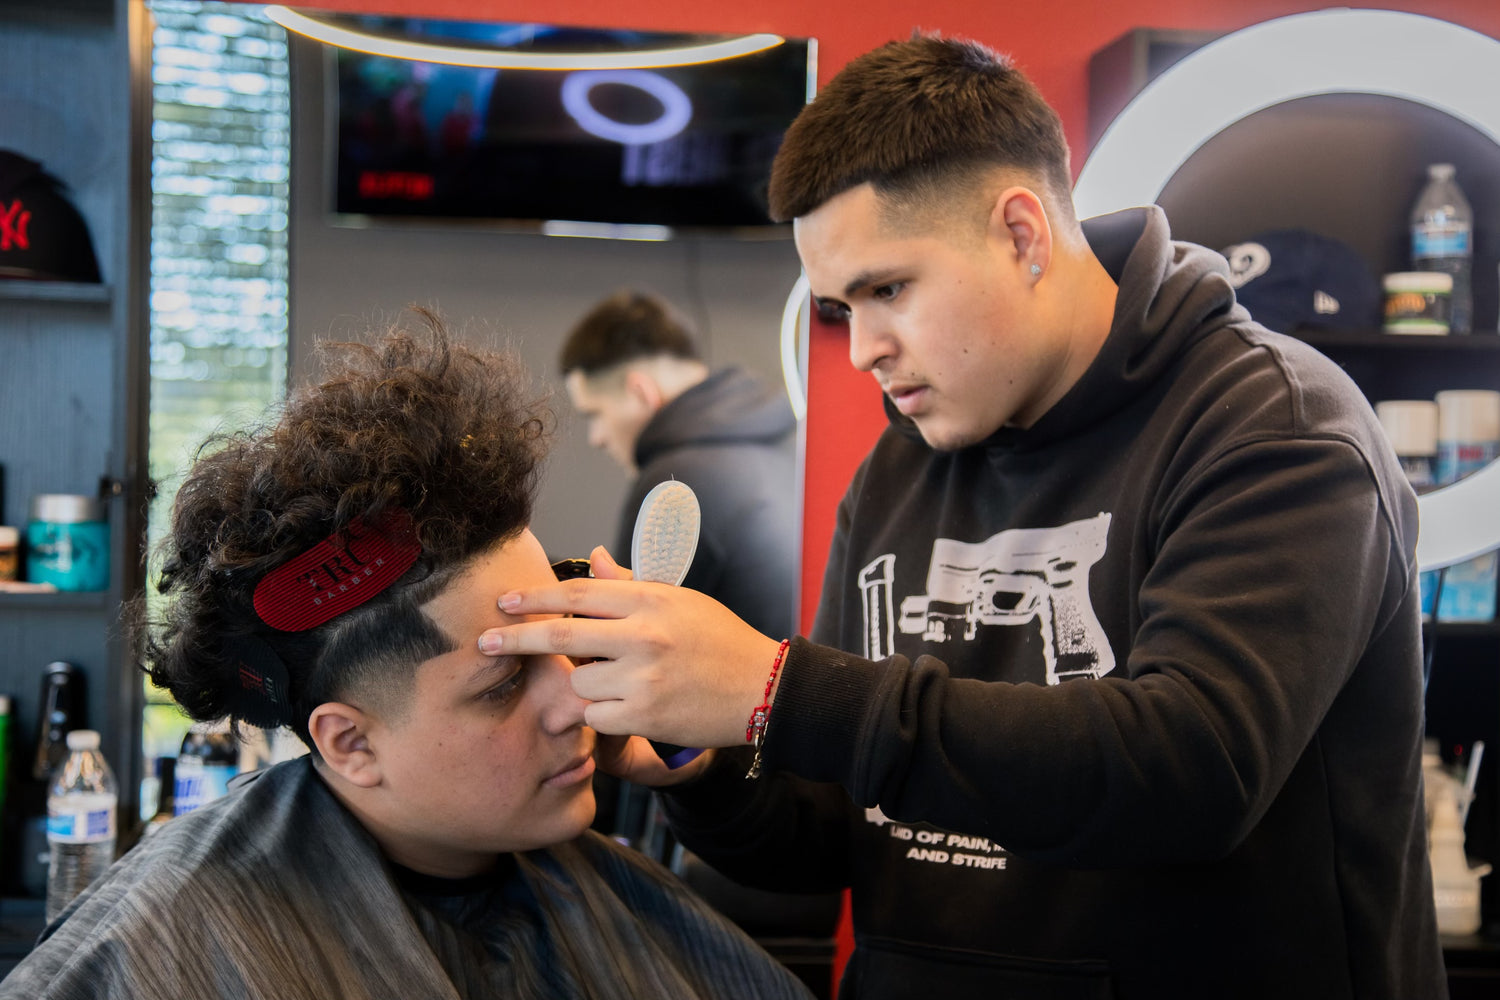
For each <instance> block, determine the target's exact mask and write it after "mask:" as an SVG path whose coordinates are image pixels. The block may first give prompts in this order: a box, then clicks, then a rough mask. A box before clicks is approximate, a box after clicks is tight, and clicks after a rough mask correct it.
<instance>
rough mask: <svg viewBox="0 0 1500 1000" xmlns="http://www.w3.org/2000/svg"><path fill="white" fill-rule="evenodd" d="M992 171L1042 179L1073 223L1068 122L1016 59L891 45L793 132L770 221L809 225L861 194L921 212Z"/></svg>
mask: <svg viewBox="0 0 1500 1000" xmlns="http://www.w3.org/2000/svg"><path fill="white" fill-rule="evenodd" d="M995 167H1009V168H1014V169H1017V170H1019V171H1023V172H1025V173H1026V174H1029V175H1031V176H1035V177H1038V178H1040V179H1041V180H1042V181H1043V182H1044V183H1045V185H1046V186H1047V187H1048V188H1049V189H1050V191H1049V192H1048V193H1050V194H1051V195H1052V198H1051V203H1052V207H1054V208H1056V209H1057V210H1060V211H1062V212H1064V213H1066V214H1067V215H1068V216H1069V217H1071V215H1072V208H1071V204H1072V203H1071V198H1070V195H1069V193H1070V191H1071V189H1072V178H1071V174H1070V171H1069V166H1068V145H1067V140H1066V138H1065V136H1064V134H1063V128H1062V122H1061V120H1060V119H1059V118H1058V116H1057V112H1055V111H1054V110H1053V109H1052V108H1051V106H1049V105H1048V104H1047V102H1046V101H1045V100H1044V99H1043V98H1042V95H1041V93H1040V92H1038V91H1037V89H1036V87H1035V86H1034V85H1033V84H1032V83H1031V81H1030V80H1028V79H1027V78H1026V77H1025V75H1023V74H1022V73H1021V71H1020V70H1018V69H1016V68H1015V66H1014V65H1013V64H1012V62H1011V60H1010V58H1009V57H1007V56H1004V55H1001V54H999V53H996V52H995V51H993V50H991V49H989V48H987V47H985V46H983V45H980V44H979V43H977V42H973V41H968V40H964V39H952V38H941V37H938V36H936V35H924V36H918V37H913V38H911V39H908V40H905V41H897V42H889V43H887V44H886V45H883V46H881V47H880V48H878V49H874V50H873V51H870V52H867V53H865V54H864V55H862V56H860V57H859V58H857V59H855V60H853V61H852V62H850V63H849V64H848V65H846V66H845V67H844V68H843V69H841V70H840V71H839V72H838V74H837V75H835V76H834V78H833V79H832V80H831V81H830V82H829V83H828V85H827V86H826V87H825V88H823V90H822V91H820V92H819V93H818V95H817V96H816V97H815V98H814V99H813V101H812V103H811V104H809V105H808V106H807V107H806V108H804V109H803V110H802V112H801V114H799V115H798V116H797V119H796V120H795V121H794V122H793V123H792V125H791V127H790V128H789V129H788V130H787V133H786V136H785V138H784V139H783V140H782V144H781V148H780V150H779V152H778V153H777V155H776V159H775V162H774V164H773V166H772V168H771V184H770V208H771V217H772V218H773V219H775V220H776V221H778V222H787V221H790V220H792V219H795V218H797V217H798V216H803V215H807V214H808V213H810V212H812V211H813V210H814V209H816V208H818V207H819V206H820V205H822V204H823V203H824V202H827V201H828V200H829V199H831V198H834V197H836V196H837V195H840V194H842V193H844V192H845V191H848V190H850V189H852V188H856V187H859V186H860V185H861V184H865V183H869V184H870V185H872V187H873V188H874V189H875V191H876V192H877V193H878V194H880V195H881V196H882V197H883V198H885V199H886V200H887V202H888V203H889V204H891V205H893V206H895V207H897V208H901V207H908V206H909V207H920V206H923V205H927V204H929V203H936V202H939V201H941V200H942V199H944V198H945V197H948V196H950V193H951V192H953V191H954V190H955V189H959V188H962V187H963V186H964V185H967V184H971V183H973V182H974V181H975V180H976V179H977V178H979V177H982V176H983V174H984V173H986V172H988V171H989V170H991V169H993V168H995ZM1038 193H1039V194H1041V193H1042V192H1038Z"/></svg>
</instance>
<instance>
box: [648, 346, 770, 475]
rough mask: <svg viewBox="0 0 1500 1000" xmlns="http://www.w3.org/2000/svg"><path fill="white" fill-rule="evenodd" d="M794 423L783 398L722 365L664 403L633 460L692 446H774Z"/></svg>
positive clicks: (753, 380) (738, 370)
mask: <svg viewBox="0 0 1500 1000" xmlns="http://www.w3.org/2000/svg"><path fill="white" fill-rule="evenodd" d="M796 427H797V418H796V417H795V416H793V415H792V407H791V404H790V403H788V402H787V399H786V396H785V395H784V394H782V393H779V392H775V391H773V390H772V389H771V387H770V386H768V385H766V384H765V383H764V382H762V381H760V380H759V379H757V378H754V377H753V376H751V375H749V374H748V373H746V372H745V371H744V370H742V369H739V368H725V369H723V370H722V371H717V372H715V373H713V374H712V375H710V376H709V377H708V378H706V379H704V380H703V381H702V382H699V383H698V384H697V385H695V386H693V387H692V388H691V389H689V390H687V391H686V392H684V393H683V394H682V395H680V396H678V397H677V398H676V399H674V400H672V401H671V402H670V403H668V404H667V405H666V406H663V407H662V408H661V409H660V410H659V411H657V413H656V415H655V416H654V417H652V418H651V422H650V423H648V424H647V425H646V427H645V429H644V430H642V431H641V436H640V437H639V438H638V439H637V440H636V443H635V464H636V466H637V467H639V468H644V467H645V466H646V465H647V463H649V462H650V461H651V460H652V459H653V458H654V457H656V456H657V455H659V454H661V453H662V452H665V451H672V450H674V449H677V448H683V447H687V446H690V445H714V446H720V445H730V444H772V443H775V442H776V441H779V440H781V439H782V438H784V437H785V436H786V435H788V434H790V433H791V432H792V431H793V430H795V429H796Z"/></svg>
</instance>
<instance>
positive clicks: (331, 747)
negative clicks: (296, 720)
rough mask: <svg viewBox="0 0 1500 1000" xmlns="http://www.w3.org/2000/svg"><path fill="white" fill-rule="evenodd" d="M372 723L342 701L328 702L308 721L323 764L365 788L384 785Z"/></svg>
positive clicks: (313, 713) (316, 710) (317, 709)
mask: <svg viewBox="0 0 1500 1000" xmlns="http://www.w3.org/2000/svg"><path fill="white" fill-rule="evenodd" d="M370 722H371V719H370V717H369V716H368V715H366V714H365V713H364V712H362V711H360V710H359V709H357V708H355V707H354V706H353V705H347V704H345V703H344V702H341V701H326V702H324V703H323V704H321V705H319V706H318V707H317V708H315V709H313V710H312V714H311V715H309V716H308V718H307V731H308V733H309V734H310V735H311V736H312V739H313V743H315V744H316V745H317V747H318V753H320V754H322V756H323V763H325V764H327V765H328V767H329V768H330V769H331V770H332V771H333V772H334V773H335V774H337V775H339V776H340V777H342V778H343V779H344V780H345V781H348V782H350V783H351V784H354V785H358V786H360V787H361V788H372V787H374V786H375V785H378V784H379V783H380V763H379V761H377V760H376V759H375V750H374V748H373V747H371V746H370V734H369V730H370Z"/></svg>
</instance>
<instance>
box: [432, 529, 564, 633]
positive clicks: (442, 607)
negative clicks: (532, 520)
mask: <svg viewBox="0 0 1500 1000" xmlns="http://www.w3.org/2000/svg"><path fill="white" fill-rule="evenodd" d="M556 579H557V577H556V576H555V575H554V574H553V572H552V566H551V563H549V562H548V560H547V554H546V552H545V551H543V549H542V545H541V543H540V542H539V541H537V538H536V536H535V535H533V534H532V533H531V531H530V530H529V529H527V530H523V531H522V532H521V533H520V534H519V535H516V536H515V537H513V538H510V539H508V540H507V541H505V542H504V543H502V544H500V545H498V546H496V547H495V548H493V549H491V550H489V551H488V552H485V553H483V554H482V555H480V556H479V557H478V558H476V559H475V560H474V561H473V562H472V563H471V564H470V565H469V566H468V567H467V568H466V569H465V570H464V571H463V572H462V573H460V574H458V575H457V576H455V577H454V578H453V579H452V580H451V581H450V582H449V583H448V586H446V587H444V588H443V589H442V590H441V591H439V592H438V593H437V595H436V596H434V597H433V598H432V599H431V600H429V601H428V602H427V603H426V604H425V605H423V607H422V610H423V611H424V612H425V613H426V614H427V616H428V617H430V618H431V619H432V620H433V621H434V622H435V623H437V625H438V627H440V628H441V629H443V631H444V632H447V633H448V635H449V636H451V637H452V638H453V639H454V640H456V641H458V642H460V643H467V642H470V641H477V639H478V637H479V633H480V632H482V631H484V630H485V629H488V628H494V627H496V626H498V625H508V624H511V623H513V622H516V621H518V620H519V619H516V618H514V617H512V616H510V615H507V614H506V613H505V612H503V611H501V610H500V605H499V600H500V596H501V595H502V594H504V593H506V592H508V591H511V590H517V589H520V588H523V587H535V586H539V585H542V584H547V583H553V582H555V581H556Z"/></svg>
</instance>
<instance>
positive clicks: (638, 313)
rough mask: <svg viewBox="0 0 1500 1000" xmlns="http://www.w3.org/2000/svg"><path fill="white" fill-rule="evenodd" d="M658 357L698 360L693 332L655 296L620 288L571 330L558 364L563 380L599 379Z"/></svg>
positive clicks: (666, 303)
mask: <svg viewBox="0 0 1500 1000" xmlns="http://www.w3.org/2000/svg"><path fill="white" fill-rule="evenodd" d="M660 357H668V358H678V359H681V360H683V361H699V360H701V358H700V357H699V354H698V345H697V343H696V340H695V337H694V334H693V329H692V327H691V326H690V325H689V324H688V322H687V320H686V319H684V318H683V317H682V315H681V314H680V313H678V311H677V310H676V309H674V308H672V306H671V304H670V303H668V302H667V301H666V300H665V299H663V298H661V297H660V296H658V295H653V294H651V293H650V292H645V291H640V290H637V289H622V290H620V291H618V292H615V293H614V294H613V295H611V296H610V297H609V298H607V299H605V300H604V301H603V302H600V303H599V304H598V305H596V306H594V308H592V309H590V310H589V311H588V313H587V314H585V315H584V317H583V318H582V319H580V320H579V321H578V323H577V324H576V325H574V327H573V330H572V332H570V333H569V334H568V339H567V342H566V343H564V344H563V349H562V355H561V357H560V358H559V362H558V365H559V367H560V368H561V370H562V374H564V375H566V374H568V373H569V372H573V371H581V372H583V373H584V374H585V375H598V374H599V373H600V372H604V371H608V370H609V369H611V368H615V367H617V366H619V365H622V364H625V363H626V362H627V361H637V360H640V359H642V358H660Z"/></svg>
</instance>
